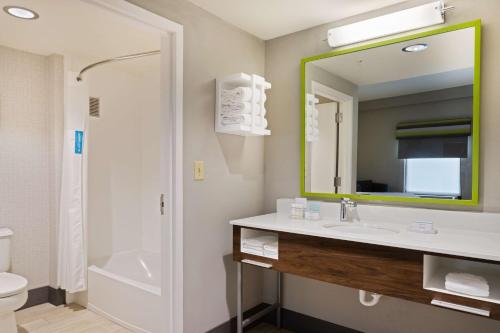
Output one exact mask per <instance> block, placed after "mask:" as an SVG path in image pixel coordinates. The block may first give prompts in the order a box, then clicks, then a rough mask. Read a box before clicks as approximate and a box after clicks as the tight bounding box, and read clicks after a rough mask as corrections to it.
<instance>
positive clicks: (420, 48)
mask: <svg viewBox="0 0 500 333" xmlns="http://www.w3.org/2000/svg"><path fill="white" fill-rule="evenodd" d="M428 47H429V45H428V44H425V43H420V44H413V45H409V46H405V47H403V49H402V51H403V52H420V51H423V50H425V49H427V48H428Z"/></svg>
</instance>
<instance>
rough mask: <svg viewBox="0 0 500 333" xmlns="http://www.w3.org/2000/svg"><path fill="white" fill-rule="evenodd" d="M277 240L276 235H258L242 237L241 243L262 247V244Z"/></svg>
mask: <svg viewBox="0 0 500 333" xmlns="http://www.w3.org/2000/svg"><path fill="white" fill-rule="evenodd" d="M277 240H278V238H277V237H276V236H259V237H253V238H246V239H243V245H253V246H260V247H262V248H264V245H266V244H268V243H273V242H276V241H277Z"/></svg>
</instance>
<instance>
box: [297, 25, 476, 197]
mask: <svg viewBox="0 0 500 333" xmlns="http://www.w3.org/2000/svg"><path fill="white" fill-rule="evenodd" d="M480 27H481V25H480V21H474V22H470V23H465V24H461V25H457V26H450V27H445V28H441V29H437V30H434V31H430V32H424V33H420V34H416V35H411V36H407V37H402V38H401V37H400V38H397V39H395V40H389V41H384V42H379V43H376V44H372V45H367V46H364V47H357V48H353V49H352V50H349V49H348V50H342V51H333V52H330V53H327V54H322V55H318V56H314V57H311V58H307V59H304V60H303V62H302V70H303V82H302V89H303V94H304V96H303V124H304V128H303V145H302V147H303V149H302V175H301V177H302V179H301V184H302V195H303V196H309V197H324V198H341V197H350V198H354V199H359V200H363V199H365V200H377V201H379V200H382V201H399V202H401V201H406V202H429V203H439V204H460V205H475V204H477V203H478V183H479V182H478V178H479V166H478V165H479V73H480V72H479V65H480Z"/></svg>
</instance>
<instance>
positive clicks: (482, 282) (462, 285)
mask: <svg viewBox="0 0 500 333" xmlns="http://www.w3.org/2000/svg"><path fill="white" fill-rule="evenodd" d="M445 280H446V281H445V288H446V289H448V290H450V291H455V292H458V293H461V294H467V295H472V296H479V297H488V296H489V295H490V286H489V285H488V281H486V279H485V278H484V277H482V276H478V275H473V274H469V273H448V274H446V278H445Z"/></svg>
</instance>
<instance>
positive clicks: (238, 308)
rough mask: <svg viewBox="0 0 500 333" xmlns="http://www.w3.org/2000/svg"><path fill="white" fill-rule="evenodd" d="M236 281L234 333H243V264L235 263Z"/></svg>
mask: <svg viewBox="0 0 500 333" xmlns="http://www.w3.org/2000/svg"><path fill="white" fill-rule="evenodd" d="M237 270H238V281H237V289H238V291H237V294H238V296H237V301H236V303H237V304H236V311H237V318H236V332H237V333H243V264H242V263H241V262H238V263H237Z"/></svg>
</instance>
